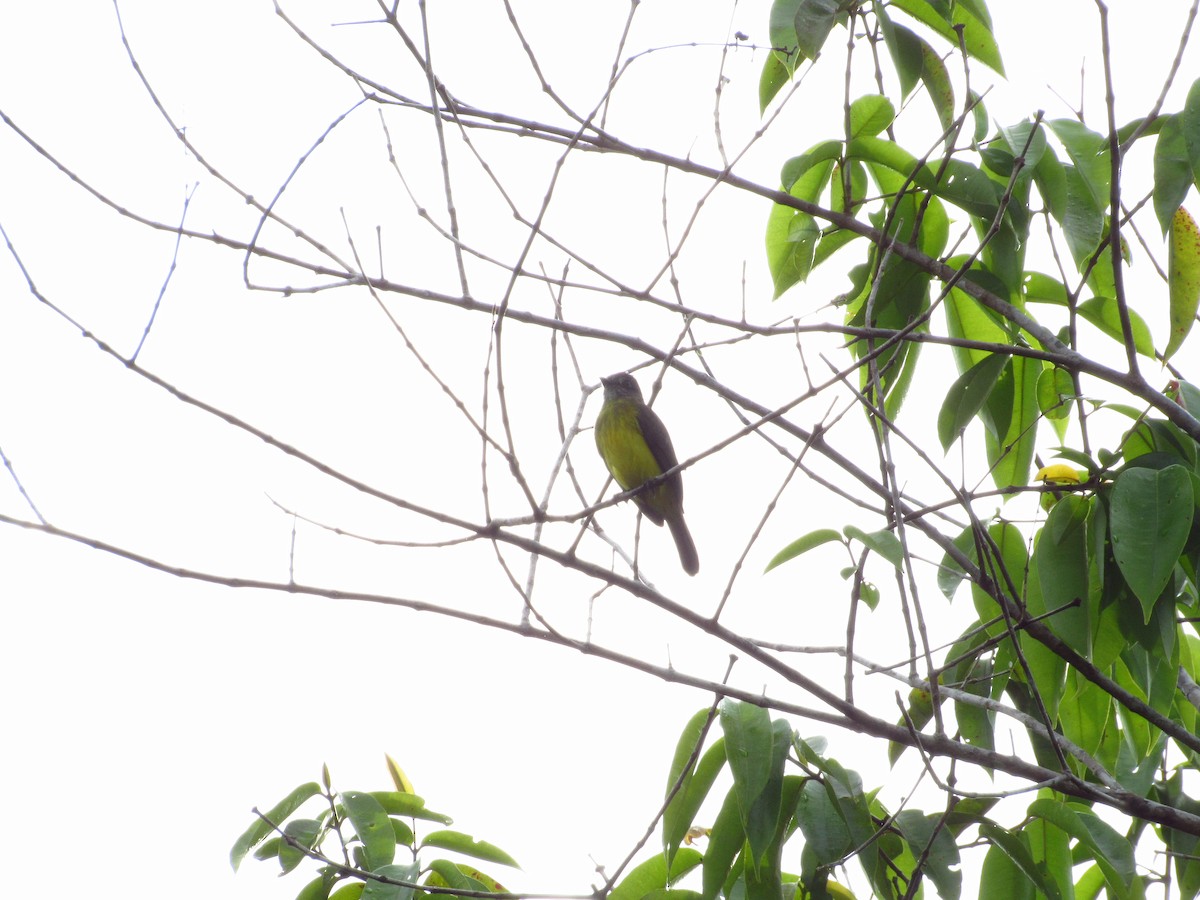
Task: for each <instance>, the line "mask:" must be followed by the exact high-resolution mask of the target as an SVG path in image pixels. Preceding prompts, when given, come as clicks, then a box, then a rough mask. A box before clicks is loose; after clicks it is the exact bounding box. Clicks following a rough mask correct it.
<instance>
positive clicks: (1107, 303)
mask: <svg viewBox="0 0 1200 900" xmlns="http://www.w3.org/2000/svg"><path fill="white" fill-rule="evenodd" d="M1126 312H1128V313H1129V327H1130V329H1131V330H1132V331H1133V348H1134V349H1135V350H1137V352H1138V353H1140V354H1142V356H1148V357H1150V359H1154V338H1153V337H1152V336H1151V335H1150V326H1149V325H1147V324H1146V320H1145V319H1143V318H1142V317H1141V316H1139V315H1138V314H1137V312H1136V311H1135V310H1133V309H1129V308H1126ZM1079 315H1081V316H1083V318H1085V319H1087V320H1088V321H1089V322H1091V323H1092V324H1093V325H1095V326H1096V327H1097V328H1099V329H1100V330H1101V331H1103V332H1104V333H1105V334H1107V335H1108V336H1109V337H1110V338H1112V339H1113V340H1115V341H1117V342H1118V343H1120V344H1122V345H1124V343H1125V333H1124V331H1122V329H1121V308H1120V306H1119V305H1118V304H1117V301H1116V300H1114V299H1113V298H1112V297H1091V298H1090V299H1087V300H1084V301H1083V302H1082V303H1080V304H1079Z"/></svg>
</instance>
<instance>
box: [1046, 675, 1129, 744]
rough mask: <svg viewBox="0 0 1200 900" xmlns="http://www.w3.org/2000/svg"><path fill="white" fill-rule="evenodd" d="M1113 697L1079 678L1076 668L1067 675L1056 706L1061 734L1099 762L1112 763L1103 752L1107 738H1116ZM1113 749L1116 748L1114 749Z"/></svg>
mask: <svg viewBox="0 0 1200 900" xmlns="http://www.w3.org/2000/svg"><path fill="white" fill-rule="evenodd" d="M1113 704H1114V701H1113V699H1112V697H1110V696H1109V695H1108V694H1106V693H1105V692H1104V691H1103V690H1102V689H1100V688H1098V687H1096V685H1094V684H1092V683H1091V682H1090V681H1088V680H1087V679H1085V678H1083V677H1081V676H1080V675H1079V673H1078V672H1077V671H1076V670H1075V669H1070V670H1069V671H1068V672H1067V687H1066V691H1065V692H1064V693H1063V697H1062V701H1061V702H1060V703H1059V707H1058V717H1059V723H1060V725H1061V726H1062V730H1063V734H1065V735H1066V736H1067V738H1068V739H1070V740H1071V741H1073V742H1074V743H1075V744H1076V745H1077V746H1079V747H1082V748H1083V749H1084V750H1085V751H1087V752H1088V753H1090V754H1091V755H1092V756H1093V757H1096V758H1097V759H1099V760H1100V761H1101V763H1109V762H1115V761H1116V759H1115V755H1114V756H1113V759H1112V760H1109V759H1107V758H1106V757H1108V756H1109V755H1110V754H1107V753H1105V752H1103V750H1102V748H1103V747H1104V744H1105V742H1106V739H1108V738H1111V737H1113V736H1115V729H1114V724H1113ZM1114 750H1115V748H1114Z"/></svg>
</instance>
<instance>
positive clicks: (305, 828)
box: [279, 819, 321, 874]
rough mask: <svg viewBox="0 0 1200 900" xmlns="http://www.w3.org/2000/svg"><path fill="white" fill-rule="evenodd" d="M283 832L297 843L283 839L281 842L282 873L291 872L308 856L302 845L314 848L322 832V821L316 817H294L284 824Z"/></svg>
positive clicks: (280, 865)
mask: <svg viewBox="0 0 1200 900" xmlns="http://www.w3.org/2000/svg"><path fill="white" fill-rule="evenodd" d="M283 833H284V834H285V835H286V836H287V837H289V838H291V839H292V840H293V841H295V842H296V844H299V846H296V845H295V844H292V843H290V842H289V841H281V842H280V844H279V867H280V869H281V874H287V873H288V872H291V871H292V870H293V869H295V868H296V866H298V865H300V863H302V862H304V860H305V859H306V858H307V857H306V856H305V855H304V850H302V849H300V848H301V847H304V848H307V849H309V850H311V849H313V847H314V846H315V845H316V842H317V836H318V835H320V834H321V823H320V822H318V821H317V820H316V819H292V820H291V821H290V822H288V823H287V824H286V825H284V826H283Z"/></svg>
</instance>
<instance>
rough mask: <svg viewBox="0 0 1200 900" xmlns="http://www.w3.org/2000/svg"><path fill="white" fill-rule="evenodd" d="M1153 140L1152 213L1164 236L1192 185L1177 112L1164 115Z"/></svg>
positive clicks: (1189, 166)
mask: <svg viewBox="0 0 1200 900" xmlns="http://www.w3.org/2000/svg"><path fill="white" fill-rule="evenodd" d="M1163 118H1164V119H1165V120H1166V121H1164V122H1163V127H1162V131H1160V132H1159V133H1158V140H1157V141H1156V142H1155V144H1154V214H1155V215H1156V216H1157V217H1158V224H1159V226H1160V227H1161V228H1162V233H1163V236H1164V237H1165V236H1166V234H1167V229H1169V228H1170V227H1171V218H1172V217H1173V216H1174V215H1175V210H1177V209H1179V205H1180V204H1181V203H1183V198H1184V197H1186V196H1187V192H1188V189H1189V188H1191V186H1192V164H1191V159H1190V158H1189V156H1188V147H1187V141H1186V140H1184V137H1183V129H1182V127H1181V126H1180V124H1179V117H1178V116H1164V117H1163Z"/></svg>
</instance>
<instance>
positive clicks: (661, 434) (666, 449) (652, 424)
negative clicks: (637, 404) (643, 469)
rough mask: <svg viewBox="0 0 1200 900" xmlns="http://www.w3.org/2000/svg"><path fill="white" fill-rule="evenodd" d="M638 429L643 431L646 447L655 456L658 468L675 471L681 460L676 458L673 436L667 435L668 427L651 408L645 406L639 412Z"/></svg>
mask: <svg viewBox="0 0 1200 900" xmlns="http://www.w3.org/2000/svg"><path fill="white" fill-rule="evenodd" d="M638 428H640V429H641V430H642V437H644V438H645V439H646V446H647V447H649V448H650V452H651V453H653V454H654V458H655V460H657V462H658V467H659V468H660V469H661V470H662V471H664V472H665V471H667V469H673V468H675V466H677V465H679V460H678V459H677V458H676V456H675V448H674V447H673V446H671V436H670V435H669V434H667V427H666V426H665V425H663V423H662V419H660V418H659V417H658V415H657V414H656V413H655V412H654V410H652V409H651V408H650V407H648V406H643V407H642V408H641V409H640V410H638ZM675 474H676V475H678V474H679V473H678V472H677V473H675Z"/></svg>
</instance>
